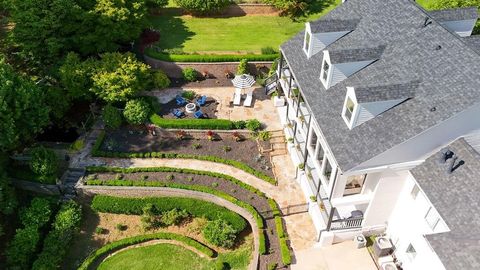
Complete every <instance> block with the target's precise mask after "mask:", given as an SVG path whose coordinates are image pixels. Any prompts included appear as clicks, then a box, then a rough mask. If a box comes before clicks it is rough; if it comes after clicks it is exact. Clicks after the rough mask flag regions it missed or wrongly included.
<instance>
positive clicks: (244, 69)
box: [237, 58, 249, 75]
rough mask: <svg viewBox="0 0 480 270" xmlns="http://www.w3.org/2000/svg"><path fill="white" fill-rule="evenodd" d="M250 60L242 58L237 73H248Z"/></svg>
mask: <svg viewBox="0 0 480 270" xmlns="http://www.w3.org/2000/svg"><path fill="white" fill-rule="evenodd" d="M248 73H249V72H248V60H247V59H245V58H244V59H242V60H240V63H239V64H238V67H237V75H242V74H248Z"/></svg>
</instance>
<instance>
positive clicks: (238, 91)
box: [233, 88, 242, 105]
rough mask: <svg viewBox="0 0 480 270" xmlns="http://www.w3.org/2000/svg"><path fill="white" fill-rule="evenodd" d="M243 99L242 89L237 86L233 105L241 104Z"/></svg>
mask: <svg viewBox="0 0 480 270" xmlns="http://www.w3.org/2000/svg"><path fill="white" fill-rule="evenodd" d="M241 100H242V89H240V88H235V94H233V105H240V101H241Z"/></svg>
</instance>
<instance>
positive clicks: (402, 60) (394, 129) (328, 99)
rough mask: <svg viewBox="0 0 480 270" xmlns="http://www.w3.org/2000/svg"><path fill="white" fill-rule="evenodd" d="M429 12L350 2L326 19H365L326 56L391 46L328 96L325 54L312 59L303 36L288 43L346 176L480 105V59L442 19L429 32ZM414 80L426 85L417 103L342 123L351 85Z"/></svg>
mask: <svg viewBox="0 0 480 270" xmlns="http://www.w3.org/2000/svg"><path fill="white" fill-rule="evenodd" d="M426 14H427V13H426V12H425V11H424V10H423V9H422V8H420V7H419V6H417V5H416V4H415V3H414V2H412V1H409V0H349V1H346V2H345V3H343V4H342V5H340V6H338V7H337V8H336V9H334V10H332V11H331V12H330V13H328V14H326V15H325V16H324V17H322V19H320V20H332V19H343V18H350V19H358V20H360V21H359V23H358V25H357V26H356V28H355V30H354V31H352V32H350V33H349V34H347V35H345V36H343V37H342V38H340V39H339V40H337V41H336V42H334V43H332V44H330V45H329V46H328V47H327V48H326V50H332V51H335V50H347V49H352V48H361V47H365V48H371V47H376V46H382V45H383V46H386V47H385V50H384V51H383V54H382V57H381V58H380V59H379V60H377V61H375V62H374V63H372V64H370V65H368V66H367V67H366V68H364V69H362V70H360V71H358V72H356V73H355V74H353V75H351V76H350V77H348V78H347V79H345V80H343V81H342V82H340V83H338V84H336V85H334V86H332V87H330V88H329V89H328V91H327V90H326V89H325V88H324V87H323V84H322V83H321V82H320V78H319V77H320V69H321V66H322V60H323V54H322V53H317V54H315V55H313V56H312V57H310V58H309V59H307V56H306V55H305V53H304V52H303V50H302V46H303V36H304V34H303V32H302V33H299V34H298V35H296V36H295V37H293V38H292V39H290V40H289V41H287V42H285V43H284V44H282V46H281V50H282V52H283V54H284V56H285V58H286V60H287V62H288V64H289V65H290V67H291V70H292V73H293V75H294V77H295V79H296V81H297V85H298V86H299V88H300V90H301V92H302V93H303V95H304V99H305V100H306V101H307V104H308V107H309V108H310V110H311V111H312V114H313V116H314V118H315V120H316V121H317V123H318V124H319V126H320V128H321V130H322V133H323V135H324V136H325V139H326V140H327V142H328V144H329V146H330V149H331V150H332V154H333V155H334V157H335V160H336V162H337V164H338V166H339V167H340V169H341V170H342V171H343V172H346V171H348V170H350V169H352V168H353V167H355V166H356V165H359V164H361V163H362V162H365V161H367V160H369V159H371V158H373V157H375V156H376V155H378V154H380V153H382V152H384V151H386V150H388V149H390V148H392V147H393V146H395V145H398V144H400V143H402V142H405V141H406V140H408V139H409V138H412V137H413V136H415V135H417V134H419V133H421V132H423V131H424V130H426V129H428V128H430V127H433V126H435V125H436V124H438V123H440V122H442V121H444V120H446V119H448V118H450V117H451V116H453V115H455V114H457V113H459V112H461V111H463V110H465V109H466V108H468V107H471V106H473V105H475V104H477V105H478V104H479V103H480V76H479V75H478V74H480V55H479V54H478V53H477V52H475V51H474V50H472V49H470V48H469V47H468V46H467V45H466V43H464V41H463V40H461V39H460V37H458V36H457V35H456V34H454V33H453V32H450V31H448V30H447V29H445V28H444V27H443V26H442V25H440V24H439V23H437V22H436V21H433V23H432V24H430V25H428V26H426V27H423V24H424V22H425V16H426ZM438 45H441V47H442V48H441V49H440V50H436V48H437V47H438ZM411 81H419V82H420V83H419V85H418V88H417V89H416V91H415V98H412V99H410V100H408V101H406V102H403V103H402V104H400V105H398V106H396V107H394V108H392V109H390V110H388V111H387V112H384V113H382V114H381V115H379V116H377V117H375V118H374V119H371V120H369V121H368V122H366V123H364V124H362V125H359V126H357V127H355V128H353V129H352V130H349V129H348V127H347V125H346V124H345V122H344V121H343V119H342V117H341V112H342V106H343V102H344V100H345V95H346V87H347V86H354V87H361V86H371V85H388V84H396V83H399V82H411ZM432 107H435V108H436V110H435V111H434V112H431V111H430V109H431V108H432ZM372 138H375V139H374V140H373V139H372ZM352 144H353V145H355V147H351V146H352Z"/></svg>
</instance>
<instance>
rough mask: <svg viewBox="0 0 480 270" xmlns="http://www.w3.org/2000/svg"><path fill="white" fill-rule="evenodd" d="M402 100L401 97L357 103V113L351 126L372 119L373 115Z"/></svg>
mask: <svg viewBox="0 0 480 270" xmlns="http://www.w3.org/2000/svg"><path fill="white" fill-rule="evenodd" d="M402 101H403V100H402V99H397V100H387V101H379V102H369V103H362V104H359V114H358V117H357V119H356V121H355V123H354V124H353V126H354V127H356V126H359V125H361V124H363V123H365V122H367V121H368V120H370V119H373V118H374V117H375V116H377V115H379V114H381V113H383V112H384V111H386V110H388V109H391V108H392V107H394V106H396V105H398V104H399V103H401V102H402Z"/></svg>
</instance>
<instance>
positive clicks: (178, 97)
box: [175, 95, 187, 106]
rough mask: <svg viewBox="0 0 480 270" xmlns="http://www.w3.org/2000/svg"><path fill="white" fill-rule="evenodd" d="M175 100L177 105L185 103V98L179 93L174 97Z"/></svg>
mask: <svg viewBox="0 0 480 270" xmlns="http://www.w3.org/2000/svg"><path fill="white" fill-rule="evenodd" d="M175 101H176V102H177V105H180V106H182V105H185V104H187V100H185V99H184V98H183V97H182V96H180V95H177V96H176V97H175Z"/></svg>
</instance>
